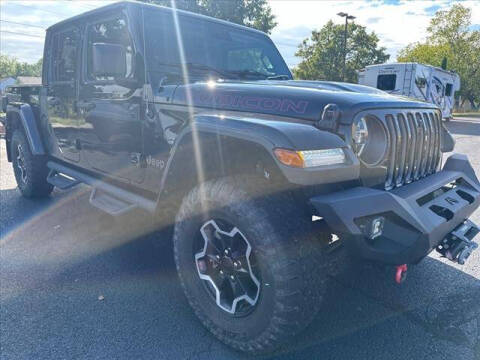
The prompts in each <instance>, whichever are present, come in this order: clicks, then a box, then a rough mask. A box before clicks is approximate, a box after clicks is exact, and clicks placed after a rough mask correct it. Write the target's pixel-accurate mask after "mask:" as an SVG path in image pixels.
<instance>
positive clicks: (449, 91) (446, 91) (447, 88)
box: [445, 83, 453, 96]
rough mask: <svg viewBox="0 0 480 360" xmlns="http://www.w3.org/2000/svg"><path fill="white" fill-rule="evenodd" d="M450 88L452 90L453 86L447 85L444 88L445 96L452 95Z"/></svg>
mask: <svg viewBox="0 0 480 360" xmlns="http://www.w3.org/2000/svg"><path fill="white" fill-rule="evenodd" d="M452 88H453V84H450V83H447V86H445V96H451V95H452Z"/></svg>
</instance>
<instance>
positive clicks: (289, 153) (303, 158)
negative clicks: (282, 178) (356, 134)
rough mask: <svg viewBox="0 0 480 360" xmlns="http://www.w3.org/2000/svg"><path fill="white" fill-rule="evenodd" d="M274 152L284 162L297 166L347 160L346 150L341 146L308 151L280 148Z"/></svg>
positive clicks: (320, 164) (324, 164)
mask: <svg viewBox="0 0 480 360" xmlns="http://www.w3.org/2000/svg"><path fill="white" fill-rule="evenodd" d="M274 153H275V156H276V157H277V159H278V161H280V162H281V163H282V164H284V165H287V166H292V167H296V168H310V167H316V166H326V165H337V164H345V162H346V158H345V152H344V151H343V149H340V148H337V149H324V150H306V151H294V150H287V149H281V148H278V149H275V150H274Z"/></svg>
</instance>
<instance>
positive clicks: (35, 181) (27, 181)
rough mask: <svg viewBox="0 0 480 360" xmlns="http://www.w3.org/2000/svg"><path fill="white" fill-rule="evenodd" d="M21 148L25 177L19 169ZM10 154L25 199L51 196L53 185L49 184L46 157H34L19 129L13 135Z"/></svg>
mask: <svg viewBox="0 0 480 360" xmlns="http://www.w3.org/2000/svg"><path fill="white" fill-rule="evenodd" d="M19 146H20V149H21V151H22V155H23V165H22V167H23V168H24V173H25V176H23V177H22V171H21V170H20V168H19V160H18V155H19V151H20V150H19ZM10 154H11V156H12V165H13V172H14V174H15V179H16V180H17V185H18V188H19V190H20V192H21V193H22V195H23V196H24V197H27V198H34V197H45V196H48V195H50V193H51V192H52V190H53V185H52V184H49V183H48V182H47V176H48V171H49V170H48V167H47V159H46V157H45V156H37V155H33V154H32V152H31V150H30V146H29V144H28V141H27V139H26V137H25V134H24V132H23V131H22V130H20V129H17V130H15V131H14V133H13V135H12V140H11V142H10Z"/></svg>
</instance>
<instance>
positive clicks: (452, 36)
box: [397, 4, 480, 108]
mask: <svg viewBox="0 0 480 360" xmlns="http://www.w3.org/2000/svg"><path fill="white" fill-rule="evenodd" d="M470 25H471V10H470V9H469V8H466V7H464V6H463V5H461V4H455V5H453V6H452V7H451V8H450V9H449V10H442V11H437V13H436V14H435V16H434V17H433V18H432V20H431V21H430V25H429V26H428V28H427V32H428V38H427V41H426V43H414V44H410V45H408V46H407V47H406V48H405V49H403V50H401V51H400V52H399V55H398V58H397V60H398V61H399V62H419V63H423V64H430V65H433V66H439V67H440V66H441V64H442V59H443V58H446V59H447V69H449V70H454V71H456V72H457V73H458V74H459V75H460V81H461V89H460V92H459V95H461V96H462V97H463V98H464V99H467V100H468V101H470V104H471V105H472V107H473V108H478V107H479V106H480V85H479V84H480V56H479V54H480V31H478V30H477V31H473V30H470Z"/></svg>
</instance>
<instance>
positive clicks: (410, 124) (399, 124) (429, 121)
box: [385, 110, 442, 189]
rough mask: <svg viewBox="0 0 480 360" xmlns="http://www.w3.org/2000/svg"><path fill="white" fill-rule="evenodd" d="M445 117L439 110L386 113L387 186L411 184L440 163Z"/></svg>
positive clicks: (434, 170) (390, 187) (388, 187)
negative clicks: (440, 114) (387, 143)
mask: <svg viewBox="0 0 480 360" xmlns="http://www.w3.org/2000/svg"><path fill="white" fill-rule="evenodd" d="M441 121H442V119H441V117H440V116H439V114H438V113H437V112H436V111H433V110H431V111H398V112H391V113H389V114H387V115H385V125H386V127H387V130H388V131H387V134H388V137H389V149H388V166H387V178H386V181H385V188H386V189H392V188H394V187H398V186H402V185H404V184H408V183H410V182H412V181H415V180H418V179H420V178H422V177H425V176H427V175H430V174H432V173H434V172H436V171H437V170H438V168H439V166H440V162H441V157H442V153H441V151H440V142H441V127H442V123H441Z"/></svg>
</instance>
